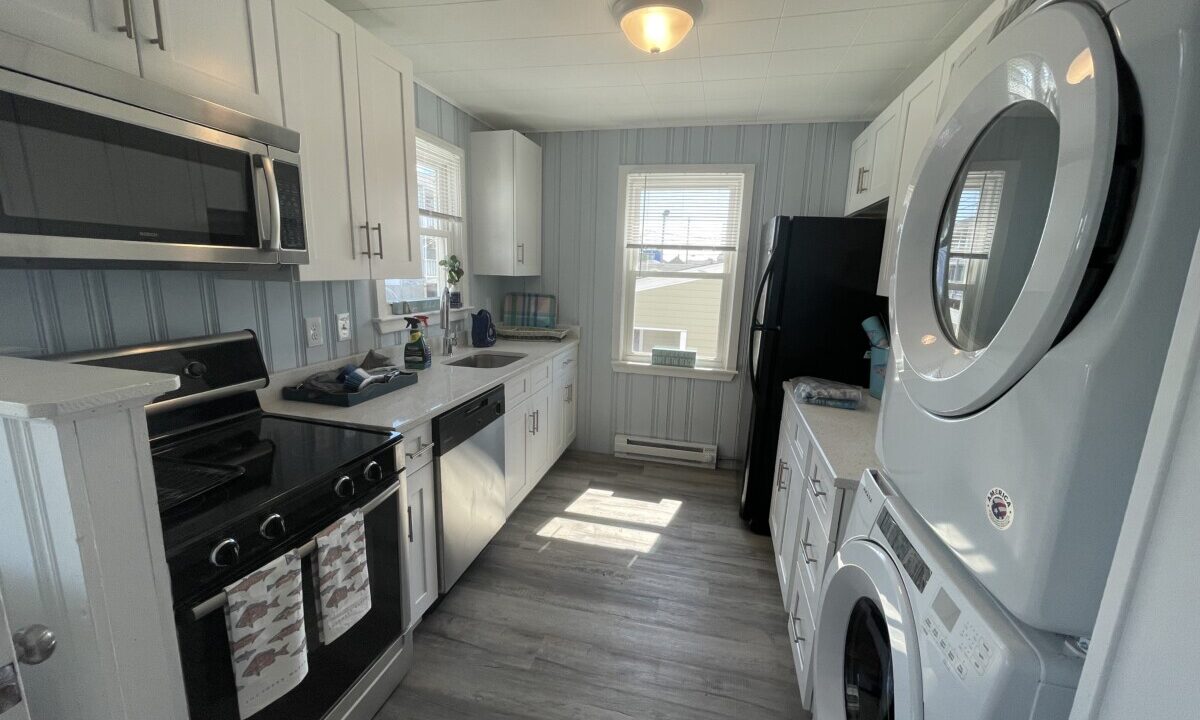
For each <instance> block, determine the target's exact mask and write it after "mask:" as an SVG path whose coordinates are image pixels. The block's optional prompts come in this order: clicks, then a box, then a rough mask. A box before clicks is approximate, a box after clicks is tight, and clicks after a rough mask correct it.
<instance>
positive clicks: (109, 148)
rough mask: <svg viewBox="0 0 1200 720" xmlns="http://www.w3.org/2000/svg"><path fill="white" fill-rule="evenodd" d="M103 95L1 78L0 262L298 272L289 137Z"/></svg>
mask: <svg viewBox="0 0 1200 720" xmlns="http://www.w3.org/2000/svg"><path fill="white" fill-rule="evenodd" d="M85 88H86V86H85ZM112 88H115V89H116V90H120V91H121V92H119V93H118V92H113V93H111V94H110V96H105V95H102V94H96V93H93V92H87V91H85V89H80V88H77V87H68V86H67V85H63V84H59V83H54V82H49V81H46V80H43V79H40V78H34V77H31V76H29V75H24V74H21V73H18V72H12V71H10V70H7V69H0V262H6V263H7V264H11V263H12V262H14V261H17V262H20V261H22V260H32V261H33V262H35V263H36V262H39V261H40V262H49V263H62V262H66V263H73V262H81V263H84V264H89V263H92V262H99V263H104V262H115V263H121V264H124V263H130V262H132V263H142V262H146V263H209V264H227V263H237V264H255V265H274V264H296V263H306V262H308V249H307V243H306V239H305V233H304V209H303V202H302V199H301V192H300V155H299V154H298V153H299V150H300V136H299V134H298V133H296V132H294V131H292V130H288V129H286V128H282V127H278V126H276V125H272V124H270V123H266V122H263V121H260V120H256V119H254V118H251V117H249V116H247V115H244V114H242V113H239V112H236V111H234V110H229V109H228V108H224V107H221V106H219V105H214V104H212V103H208V102H205V101H203V100H199V99H197V98H193V97H190V96H186V95H180V94H177V93H175V92H174V91H173V90H170V89H168V88H165V87H161V86H157V85H153V84H151V83H148V82H146V81H142V80H137V79H131V80H130V82H129V83H127V84H125V85H115V86H114V85H113V84H112V83H108V84H106V85H105V89H112ZM88 89H90V88H88ZM114 96H119V97H120V99H114Z"/></svg>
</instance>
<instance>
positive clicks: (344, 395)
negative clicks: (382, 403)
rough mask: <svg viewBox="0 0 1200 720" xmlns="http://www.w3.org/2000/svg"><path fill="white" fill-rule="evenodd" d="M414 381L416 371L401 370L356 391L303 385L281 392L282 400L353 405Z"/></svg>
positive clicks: (406, 385)
mask: <svg viewBox="0 0 1200 720" xmlns="http://www.w3.org/2000/svg"><path fill="white" fill-rule="evenodd" d="M416 382H417V374H416V373H412V372H402V373H400V374H399V375H396V376H395V377H393V378H392V379H391V380H389V381H388V382H386V383H371V384H370V385H367V386H366V387H364V388H363V389H362V390H359V391H357V392H340V393H339V392H326V391H324V390H317V389H315V388H310V387H307V386H305V385H292V386H290V387H285V388H284V389H283V391H282V392H283V399H284V400H297V401H299V402H311V403H321V404H322V405H337V406H338V407H354V406H355V405H358V404H359V403H365V402H366V401H368V400H373V399H375V398H377V397H379V396H380V395H387V394H388V393H390V392H393V391H396V390H399V389H400V388H403V387H408V386H409V385H415V384H416Z"/></svg>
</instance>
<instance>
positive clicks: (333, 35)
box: [275, 0, 371, 280]
mask: <svg viewBox="0 0 1200 720" xmlns="http://www.w3.org/2000/svg"><path fill="white" fill-rule="evenodd" d="M275 22H276V25H277V35H278V38H279V64H280V67H279V71H280V75H281V77H282V82H283V120H284V124H285V125H287V126H288V127H290V128H292V129H293V130H296V131H298V132H299V133H300V137H301V142H300V157H301V167H300V174H301V183H302V185H303V187H304V197H305V198H306V202H305V203H304V222H305V227H306V230H307V236H308V242H309V246H308V264H307V265H301V266H300V279H301V280H365V279H368V278H370V276H371V265H370V262H369V260H368V255H367V242H368V238H367V205H366V199H365V198H366V188H365V187H364V184H363V166H362V162H363V148H362V126H361V124H360V122H359V109H358V61H357V57H356V52H355V42H354V27H355V26H354V21H353V20H351V19H350V18H348V17H346V16H345V15H343V14H342V13H340V12H338V11H337V10H335V9H334V8H333V6H332V5H330V4H328V3H326V2H325V1H324V0H288V1H287V2H280V3H278V4H277V5H276V16H275Z"/></svg>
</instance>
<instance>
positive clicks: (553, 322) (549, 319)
mask: <svg viewBox="0 0 1200 720" xmlns="http://www.w3.org/2000/svg"><path fill="white" fill-rule="evenodd" d="M500 324H501V325H510V326H517V327H543V328H552V327H556V326H557V325H558V298H556V297H555V296H553V295H536V294H533V293H509V294H508V295H505V296H504V312H503V313H501V316H500Z"/></svg>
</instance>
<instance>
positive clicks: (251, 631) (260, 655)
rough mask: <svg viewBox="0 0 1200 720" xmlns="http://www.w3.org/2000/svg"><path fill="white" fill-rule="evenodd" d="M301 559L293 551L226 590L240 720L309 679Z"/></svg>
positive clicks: (226, 615)
mask: <svg viewBox="0 0 1200 720" xmlns="http://www.w3.org/2000/svg"><path fill="white" fill-rule="evenodd" d="M300 563H301V560H300V554H299V553H298V552H296V551H295V550H293V551H292V552H290V553H288V554H287V555H284V556H283V557H281V558H279V559H278V560H276V561H274V562H272V563H270V564H268V565H265V566H263V567H262V568H261V569H260V570H258V571H256V572H254V573H251V574H250V575H247V576H246V577H244V578H242V579H241V580H240V581H238V582H236V583H234V584H233V585H229V586H228V587H226V588H225V596H226V602H225V626H226V628H227V629H228V631H229V648H230V650H231V651H232V653H233V674H234V678H235V680H236V684H237V698H238V712H239V713H240V714H241V717H242V718H248V717H250V716H251V715H253V714H254V713H256V712H258V711H259V710H262V709H263V708H265V707H266V706H268V705H270V704H271V703H273V702H275V701H276V700H278V699H279V698H281V697H283V696H284V695H285V694H287V692H288V691H289V690H291V689H292V688H294V687H296V686H297V685H299V684H300V681H301V680H303V679H304V677H305V676H306V675H308V644H307V641H306V638H305V633H304V589H303V585H302V584H301V582H300V567H301V566H300Z"/></svg>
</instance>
